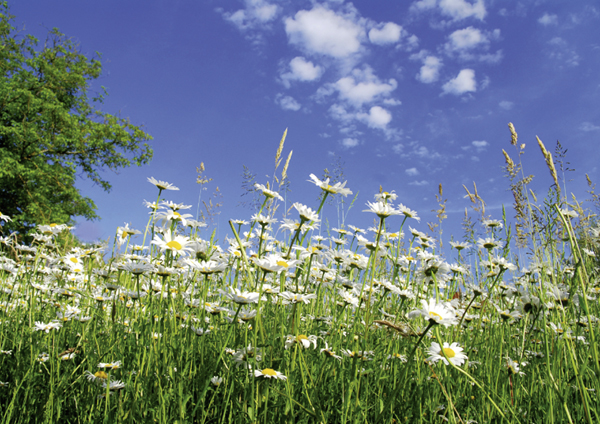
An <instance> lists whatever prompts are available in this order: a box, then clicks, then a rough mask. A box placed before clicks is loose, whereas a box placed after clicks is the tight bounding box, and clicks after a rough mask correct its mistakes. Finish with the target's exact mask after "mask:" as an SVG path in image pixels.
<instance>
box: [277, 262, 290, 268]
mask: <svg viewBox="0 0 600 424" xmlns="http://www.w3.org/2000/svg"><path fill="white" fill-rule="evenodd" d="M277 265H279V266H282V267H284V268H287V267H289V265H288V263H287V262H286V261H277Z"/></svg>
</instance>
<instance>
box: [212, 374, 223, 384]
mask: <svg viewBox="0 0 600 424" xmlns="http://www.w3.org/2000/svg"><path fill="white" fill-rule="evenodd" d="M222 382H223V377H219V376H218V375H215V376H214V377H213V378H211V379H210V384H212V385H213V386H215V387H219V384H221V383H222Z"/></svg>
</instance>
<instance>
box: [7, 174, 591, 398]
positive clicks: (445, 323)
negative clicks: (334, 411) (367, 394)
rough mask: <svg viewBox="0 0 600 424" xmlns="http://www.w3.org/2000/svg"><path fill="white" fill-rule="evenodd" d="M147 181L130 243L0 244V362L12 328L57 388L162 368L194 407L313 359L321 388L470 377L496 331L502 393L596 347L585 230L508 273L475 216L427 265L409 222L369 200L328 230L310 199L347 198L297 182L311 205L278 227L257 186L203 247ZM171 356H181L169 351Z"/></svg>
mask: <svg viewBox="0 0 600 424" xmlns="http://www.w3.org/2000/svg"><path fill="white" fill-rule="evenodd" d="M149 181H150V183H152V184H153V185H155V186H156V188H158V190H159V195H158V198H157V200H156V201H155V202H153V203H150V202H146V206H147V207H148V209H149V221H148V226H147V228H145V229H144V231H141V230H136V229H133V228H131V227H130V225H129V224H125V225H124V226H122V227H119V228H117V230H116V233H115V237H114V240H113V241H112V243H110V244H102V245H95V246H76V247H72V248H69V249H68V250H67V251H61V250H60V249H59V246H58V243H57V242H56V241H57V239H58V237H59V235H60V234H62V233H63V232H66V231H68V230H70V228H69V227H67V226H66V225H54V224H50V225H40V226H39V227H38V228H37V232H36V233H35V234H33V235H32V237H31V239H32V242H31V243H30V244H23V243H20V242H17V241H16V240H17V238H16V237H15V236H6V237H2V238H1V239H0V243H1V246H2V256H0V285H1V286H0V288H1V290H2V291H1V293H0V296H1V297H0V300H1V301H0V308H1V310H2V312H3V318H2V319H3V320H4V321H6V322H10V323H11V324H10V325H11V326H12V327H11V329H7V328H8V327H7V326H6V325H4V324H3V325H2V327H1V328H2V329H3V330H2V331H3V332H4V333H3V334H4V335H5V336H6V335H11V337H4V338H3V339H2V341H0V348H1V349H2V350H1V351H0V352H1V353H2V354H3V355H0V361H6V360H12V358H14V357H15V356H16V355H19V354H20V349H21V347H20V346H22V345H21V344H19V343H15V342H14V340H15V337H12V335H13V332H14V328H16V327H15V326H16V325H17V324H16V323H17V322H18V323H19V326H20V328H21V329H22V330H23V331H24V334H26V335H27V337H29V338H30V339H31V340H34V341H35V343H31V344H28V345H27V346H28V347H27V349H31V350H30V351H29V353H30V355H29V356H30V357H31V358H35V365H32V366H36V367H38V368H39V367H40V366H41V365H43V364H46V363H47V362H48V361H58V360H61V361H64V362H65V363H64V364H63V365H62V366H63V367H64V366H68V365H69V363H70V362H71V363H73V370H72V373H73V374H72V375H73V376H75V375H76V374H77V373H79V374H80V375H79V377H85V379H86V380H87V381H88V382H89V383H90V384H93V385H95V386H98V387H99V388H100V392H101V394H100V395H103V396H106V393H109V394H110V393H116V392H118V391H120V390H124V391H128V390H130V391H135V390H137V389H136V387H139V385H140V384H142V383H141V378H142V377H140V376H144V378H149V377H148V376H152V378H155V379H157V380H156V381H160V382H161V384H167V385H168V384H171V382H172V381H175V380H177V379H178V378H179V377H178V375H179V374H180V373H179V372H178V371H177V369H184V370H185V373H187V374H186V375H188V376H189V375H193V373H194V372H199V373H201V374H202V375H203V376H204V377H205V378H204V377H203V378H204V380H205V381H206V384H205V386H203V387H202V390H200V389H199V393H204V394H206V393H207V390H209V388H210V390H213V391H218V390H236V389H235V387H237V386H236V384H238V383H239V381H242V380H244V379H245V380H244V381H248V379H250V378H252V379H254V380H255V381H256V382H257V383H260V384H263V385H268V384H271V385H273V384H289V383H290V380H294V381H296V382H298V381H299V380H298V375H299V374H300V375H302V378H305V376H304V374H303V373H306V372H308V369H312V368H311V367H316V366H317V365H316V364H321V363H323V361H327V362H326V363H327V364H328V365H327V368H318V370H319V372H320V373H321V375H322V376H323V375H324V376H325V377H323V378H333V376H334V375H336V373H338V374H341V375H349V374H348V373H353V374H352V378H358V377H359V376H360V377H361V378H363V377H364V378H370V376H371V375H376V376H380V377H381V376H382V375H384V374H385V373H390V372H392V373H401V375H403V376H406V375H411V372H412V371H411V369H412V368H411V367H427V368H425V369H430V370H431V372H433V373H434V375H435V371H434V369H435V367H437V366H442V365H441V364H444V365H447V366H450V367H452V368H456V367H461V370H462V371H463V372H464V373H467V372H476V371H477V369H478V367H477V365H478V364H480V363H481V362H485V361H486V360H488V359H489V358H486V357H485V352H484V349H481V346H482V345H484V344H485V343H486V340H489V339H492V338H493V339H494V340H497V337H499V336H498V335H499V334H500V335H501V337H502V341H501V342H497V343H499V344H498V346H502V347H503V349H500V352H497V353H496V354H497V355H498V357H497V358H492V360H495V361H499V362H501V363H502V365H503V367H502V369H503V372H504V375H505V376H506V378H509V376H510V379H511V380H510V381H511V384H512V381H513V380H514V379H516V378H526V377H527V374H528V369H531V368H532V367H534V366H536V364H537V366H539V367H541V366H542V362H543V361H544V360H545V359H544V358H547V357H548V356H549V355H550V346H552V349H553V350H552V355H554V356H556V355H557V353H556V352H557V351H556V350H555V349H558V348H564V349H578V348H579V346H585V345H590V337H592V338H593V337H594V333H593V329H595V328H596V327H597V318H596V315H595V313H596V311H597V306H596V304H597V298H596V296H597V294H598V292H600V288H599V286H598V281H597V280H594V279H592V277H593V276H595V275H596V268H595V262H594V260H595V253H594V252H595V250H596V249H597V247H598V239H599V238H600V236H599V234H600V230H594V231H592V232H591V235H590V240H591V242H590V243H589V244H588V245H587V247H586V248H585V249H583V250H581V251H577V252H571V255H569V251H564V252H561V256H560V258H561V259H560V260H555V261H554V262H550V261H546V260H539V259H533V260H531V261H530V262H529V263H528V264H527V267H523V266H521V267H519V266H518V265H517V260H516V259H517V258H516V257H514V256H511V255H510V254H509V253H508V252H509V247H510V246H509V236H508V235H507V233H502V230H503V229H505V227H506V223H505V222H504V221H498V220H493V219H484V220H482V226H481V229H480V230H479V231H478V233H476V232H475V231H473V232H472V233H471V234H470V236H469V237H467V238H466V239H465V241H461V242H459V241H452V242H450V245H451V246H452V248H453V250H455V251H456V259H455V261H453V262H449V261H448V260H447V259H446V258H445V257H443V256H441V255H440V254H439V253H436V252H439V251H440V247H441V246H440V244H441V241H440V239H439V238H436V237H434V236H433V235H431V234H429V235H428V234H426V233H425V232H422V231H420V230H418V229H415V228H412V227H411V226H409V225H406V223H407V221H409V220H412V221H410V222H409V224H412V223H413V221H416V222H419V216H418V214H417V212H415V211H413V210H411V209H409V208H408V207H406V206H404V205H403V204H396V203H395V202H396V200H397V195H396V194H395V193H394V192H393V191H392V192H383V191H382V192H380V193H377V194H376V195H375V196H374V201H373V202H367V204H366V206H367V209H365V212H366V213H372V214H373V215H374V217H376V218H375V223H376V225H375V226H374V227H372V228H368V229H362V228H358V227H355V226H352V225H347V226H344V227H340V228H331V229H329V228H327V229H326V231H325V229H324V228H322V227H321V226H322V225H323V222H322V219H321V217H322V215H321V213H322V208H323V206H324V204H325V199H326V198H327V197H328V196H348V195H350V194H352V191H351V190H350V189H348V188H347V187H346V183H345V182H344V183H341V182H336V183H333V184H332V183H330V181H329V180H328V179H327V180H325V181H322V180H320V179H318V178H317V177H316V176H315V175H314V174H311V175H310V180H309V181H310V182H311V183H313V184H314V185H315V186H316V187H317V188H319V189H320V190H321V194H322V197H321V199H322V200H321V203H320V205H319V207H318V208H316V209H313V208H311V207H309V206H307V205H304V204H301V203H294V204H293V210H294V212H293V213H292V214H291V215H286V217H284V218H282V219H281V220H280V219H278V218H277V217H275V214H274V211H275V210H276V209H277V208H276V205H277V202H280V201H282V200H283V199H282V196H281V195H280V194H279V193H278V192H277V191H275V190H273V189H271V188H269V187H270V186H269V185H262V184H256V186H255V189H256V190H257V192H260V193H262V195H263V203H262V207H261V208H260V210H258V211H257V212H256V213H255V214H253V215H252V216H251V218H250V219H249V220H247V221H246V220H231V221H230V225H231V235H230V236H229V237H226V239H225V241H224V244H223V245H222V246H221V245H219V244H217V243H216V242H215V240H214V239H213V238H208V239H207V238H205V237H203V234H204V233H203V230H202V229H203V228H204V227H205V226H206V224H205V223H204V222H200V221H199V220H197V219H195V218H194V216H193V215H191V214H189V213H185V211H186V210H188V209H190V208H191V206H190V205H185V204H179V203H174V202H171V201H168V200H164V199H161V195H162V193H163V192H168V191H170V190H176V189H177V187H175V186H173V185H172V184H170V183H167V182H164V181H158V180H155V179H153V178H151V179H149ZM563 216H566V217H567V218H572V216H571V215H569V214H568V213H563ZM2 219H3V220H5V221H6V220H9V219H10V217H6V216H2ZM406 227H408V228H406ZM324 233H326V234H327V235H328V236H327V237H325V236H323V235H322V234H324ZM140 238H141V239H142V240H141V244H136V242H139V239H140ZM134 240H135V242H134ZM146 241H147V243H146ZM577 255H579V256H577ZM578 261H579V262H578ZM581 263H586V264H587V265H586V266H585V267H584V270H586V272H587V273H588V274H586V275H585V276H584V275H583V271H581V270H580V268H581V266H582V265H578V264H581ZM578 267H579V268H578ZM577 281H584V284H576V282H577ZM92 334H93V336H92ZM92 338H93V339H94V340H96V341H95V342H94V343H92V341H91V340H92ZM99 339H102V340H104V343H105V344H102V343H100V342H98V340H99ZM11 340H12V341H11ZM174 341H177V343H174ZM61 344H62V346H61ZM503 344H507V345H508V346H507V347H504V345H503ZM175 345H181V346H185V347H184V349H182V351H181V352H179V351H178V350H176V349H179V348H175ZM58 346H60V348H59V347H58ZM478 346H479V348H478ZM557 346H558V347H557ZM119 347H121V348H122V349H123V351H122V352H121V353H122V354H123V355H125V352H128V354H129V355H132V357H130V358H129V360H127V361H126V363H128V364H136V365H135V368H130V369H128V370H126V372H125V370H123V372H122V370H121V369H122V362H121V361H115V362H111V363H108V362H102V358H104V357H105V356H106V355H108V356H112V354H111V352H115V351H116V349H117V348H119ZM63 348H67V350H63ZM53 349H54V350H53ZM59 350H63V351H62V352H61V353H58V351H59ZM47 351H51V353H50V354H48V353H46V352H47ZM507 351H508V354H507ZM6 352H10V353H6ZM140 352H142V353H140ZM174 352H178V353H174ZM194 352H203V355H205V356H203V357H202V359H201V360H202V361H203V362H202V363H203V364H204V365H203V367H205V370H204V369H203V370H202V371H199V369H200V368H201V367H199V366H198V365H193V366H188V365H189V364H188V365H186V363H181V362H179V360H178V359H177V358H179V357H183V356H185V357H186V358H188V359H189V360H191V361H196V360H197V358H196V356H195V353H194ZM591 353H593V354H594V355H595V354H596V353H594V352H593V351H592V352H591ZM153 354H154V355H157V356H156V358H159V357H160V358H164V360H165V361H167V363H165V364H158V363H157V362H152V363H153V364H154V365H153V366H155V367H156V369H152V370H150V369H149V368H148V367H150V365H149V362H147V360H146V359H143V358H145V357H146V356H145V355H153ZM84 355H86V356H85V360H84V358H82V357H84ZM507 355H510V356H507ZM123 357H124V356H123ZM7 358H8V359H7ZM90 358H94V359H95V360H96V359H97V362H98V365H97V368H98V369H97V370H87V371H83V370H85V366H89V364H90V363H94V362H93V361H92V360H91V359H90ZM155 361H156V359H155ZM169 361H172V362H173V363H172V364H171V363H170V362H169ZM123 363H125V361H123ZM194 364H195V362H194ZM350 364H360V366H357V365H350ZM84 365H85V366H84ZM590 366H591V365H590ZM132 367H133V365H132ZM145 367H146V368H145ZM319 367H321V365H319ZM464 369H466V370H469V371H464ZM313 370H314V369H313ZM455 371H456V370H455ZM121 372H122V373H121ZM82 373H83V375H81V374H82ZM119 373H121V374H119ZM402 373H405V374H402ZM204 374H206V375H204ZM114 375H119V376H120V378H121V379H120V380H117V379H116V377H114ZM458 375H459V374H455V377H456V376H458ZM460 375H462V374H460ZM10 377H11V374H10V373H8V372H6V373H4V374H0V379H2V380H7V379H8V380H9V381H8V382H7V383H3V385H4V384H6V386H3V387H12V386H14V384H13V383H12V381H16V380H11V379H10ZM13 377H14V376H13ZM65 378H66V377H65ZM73 378H76V377H73ZM311 378H312V377H311ZM410 378H413V379H414V378H416V377H415V376H412V377H410ZM457 378H458V377H457ZM377 381H379V380H377ZM507 381H508V380H507ZM70 384H73V382H71V383H70ZM9 385H10V386H9ZM224 387H225V388H228V389H223V388H224Z"/></svg>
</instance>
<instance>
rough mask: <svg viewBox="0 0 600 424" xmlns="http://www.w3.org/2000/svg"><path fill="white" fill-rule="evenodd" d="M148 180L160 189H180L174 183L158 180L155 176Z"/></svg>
mask: <svg viewBox="0 0 600 424" xmlns="http://www.w3.org/2000/svg"><path fill="white" fill-rule="evenodd" d="M148 182H149V183H152V184H154V185H155V186H156V187H157V188H158V189H159V190H160V191H163V190H179V188H178V187H175V186H174V185H173V184H170V183H167V182H166V181H160V180H157V179H155V178H154V177H150V178H148Z"/></svg>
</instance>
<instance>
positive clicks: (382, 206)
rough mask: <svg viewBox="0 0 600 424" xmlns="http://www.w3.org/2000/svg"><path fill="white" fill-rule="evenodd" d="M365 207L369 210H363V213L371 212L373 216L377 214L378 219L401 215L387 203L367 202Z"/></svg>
mask: <svg viewBox="0 0 600 424" xmlns="http://www.w3.org/2000/svg"><path fill="white" fill-rule="evenodd" d="M367 206H368V207H369V209H365V210H363V212H373V213H374V214H377V216H378V217H379V218H387V217H388V216H392V215H400V214H401V213H402V212H400V211H397V210H396V209H394V207H393V206H391V205H389V204H387V203H382V202H374V203H373V202H367Z"/></svg>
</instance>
